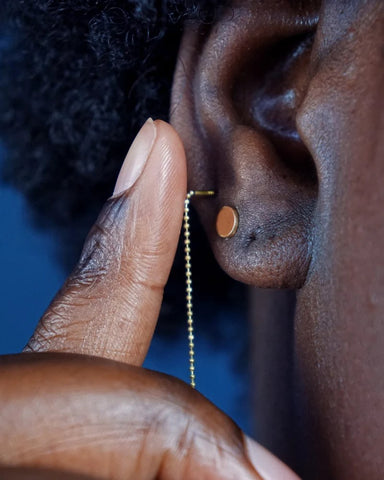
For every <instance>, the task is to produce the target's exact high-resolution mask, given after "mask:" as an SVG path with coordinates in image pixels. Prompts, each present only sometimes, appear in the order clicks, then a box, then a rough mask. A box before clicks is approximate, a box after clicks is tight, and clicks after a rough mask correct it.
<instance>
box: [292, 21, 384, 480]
mask: <svg viewBox="0 0 384 480" xmlns="http://www.w3.org/2000/svg"><path fill="white" fill-rule="evenodd" d="M364 27H365V30H364ZM380 36H381V34H379V29H378V21H377V22H376V23H373V24H367V25H365V26H364V25H362V28H361V29H360V38H357V37H356V36H353V35H349V36H348V37H347V40H345V42H343V44H339V45H337V48H336V47H334V48H331V49H330V53H329V55H328V56H327V58H324V59H323V61H322V64H321V66H320V68H319V70H318V71H317V73H316V76H315V77H314V79H313V81H312V84H311V89H310V91H309V92H308V96H307V98H306V101H305V103H304V105H303V106H302V109H301V113H300V115H299V118H298V127H299V131H300V134H301V136H302V138H303V140H304V142H305V143H306V145H307V147H308V148H309V150H310V152H311V154H312V156H313V158H314V161H315V163H316V169H317V172H318V178H319V193H318V202H317V206H316V210H315V214H314V225H315V228H314V235H313V242H314V245H313V257H312V264H311V266H310V270H309V275H308V277H307V282H306V284H305V286H304V288H303V289H302V291H301V292H300V293H299V296H298V306H297V314H296V351H297V357H298V358H299V359H300V362H299V367H298V371H299V374H300V375H301V376H302V377H303V378H304V384H305V386H306V390H307V394H308V397H309V400H310V403H311V410H312V412H313V415H314V416H316V417H317V418H316V423H317V424H318V425H321V427H322V431H321V432H317V434H318V435H321V436H323V437H324V438H326V439H327V440H326V445H332V444H333V445H337V448H335V449H333V451H329V452H327V455H328V456H329V457H330V458H332V461H333V463H334V466H335V471H337V472H338V473H339V474H335V476H336V477H337V478H339V477H340V478H341V477H342V478H374V477H375V476H376V475H377V470H376V468H377V461H378V460H377V459H378V458H381V456H380V455H379V453H378V448H379V447H378V445H380V444H381V443H382V441H381V440H380V436H381V437H382V433H381V432H380V431H379V427H378V425H379V424H380V422H382V420H383V419H381V420H378V415H379V416H380V414H378V409H377V405H380V404H382V402H383V398H384V387H383V383H382V366H383V365H384V350H383V348H382V344H383V341H384V332H383V322H382V318H383V315H384V257H383V245H384V210H383V208H382V206H383V205H384V189H383V186H382V179H383V178H384V162H383V156H384V144H383V140H382V135H381V132H382V131H383V128H384V125H383V123H384V122H383V120H384V119H383V115H382V111H383V100H382V81H383V75H382V60H381V52H380V43H381V42H380V41H378V38H380ZM362 443H364V452H366V453H364V455H365V456H364V455H362V452H361V446H362ZM326 448H328V447H326ZM363 456H364V460H362V457H363ZM362 469H363V470H362ZM380 471H381V470H380ZM340 472H343V473H340ZM346 472H347V473H346ZM356 472H360V474H359V476H356ZM362 472H364V473H363V474H362ZM375 472H376V473H375Z"/></svg>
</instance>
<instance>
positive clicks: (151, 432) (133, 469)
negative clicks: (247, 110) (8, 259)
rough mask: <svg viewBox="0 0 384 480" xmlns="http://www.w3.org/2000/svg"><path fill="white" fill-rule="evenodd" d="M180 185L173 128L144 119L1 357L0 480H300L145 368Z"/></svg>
mask: <svg viewBox="0 0 384 480" xmlns="http://www.w3.org/2000/svg"><path fill="white" fill-rule="evenodd" d="M185 193H186V167H185V154H184V150H183V147H182V145H181V142H180V140H179V138H178V136H177V134H176V133H175V131H174V130H173V129H172V127H170V126H169V125H167V124H166V123H164V122H159V121H157V122H155V123H153V122H152V121H148V122H147V123H146V124H145V125H144V127H143V128H142V130H141V132H140V134H139V136H138V137H137V139H136V140H135V142H134V143H133V144H132V147H131V149H130V151H129V153H128V156H127V159H126V161H125V163H124V164H123V167H122V169H121V172H120V175H119V178H118V180H117V183H116V188H115V194H114V196H113V197H112V198H111V199H109V200H108V201H107V203H106V205H105V207H104V208H103V210H102V212H101V214H100V216H99V218H98V220H97V222H96V224H95V226H94V227H93V228H92V230H91V232H90V234H89V236H88V238H87V240H86V242H85V246H84V249H83V252H82V255H81V258H80V261H79V263H78V265H77V266H76V268H75V269H74V271H73V273H72V274H71V275H70V277H69V278H68V280H67V281H66V283H65V284H64V286H63V287H62V289H61V290H60V292H59V293H58V294H57V296H56V298H55V299H54V300H53V302H52V304H51V305H50V307H49V308H48V310H47V312H46V313H45V314H44V316H43V318H42V319H41V321H40V323H39V325H38V326H37V328H36V331H35V333H34V335H33V336H32V338H31V340H30V342H29V344H28V346H27V347H26V349H25V351H26V353H23V354H21V355H15V356H8V357H3V359H2V361H1V366H0V391H1V392H2V394H1V399H0V407H1V410H0V411H1V420H0V421H1V428H0V445H1V447H0V465H2V466H3V469H0V473H1V478H7V479H16V478H17V479H21V478H23V479H24V478H28V479H31V478H39V479H41V478H58V479H67V478H101V479H135V480H150V479H153V478H159V479H160V478H161V479H162V480H171V479H184V480H189V479H199V480H203V479H207V480H208V479H209V480H213V479H224V480H226V479H233V480H235V479H236V480H237V479H253V480H256V479H261V478H263V479H265V480H267V479H271V480H272V479H273V480H279V479H284V480H290V479H291V480H293V479H297V476H296V475H295V474H294V473H293V472H291V470H289V469H288V468H287V467H286V466H284V465H283V464H282V463H281V462H279V461H278V460H277V459H276V458H275V457H273V456H272V455H271V454H269V453H268V452H267V451H265V450H264V449H263V448H262V447H260V446H258V445H257V444H256V443H254V442H253V441H252V440H250V439H249V438H246V437H245V436H244V434H243V433H242V432H241V431H240V430H239V428H238V427H237V426H236V425H235V424H234V423H233V422H232V421H231V420H230V419H229V418H228V417H227V416H225V415H224V414H223V413H222V412H220V411H219V410H218V409H217V408H216V407H215V406H214V405H212V404H211V403H210V402H209V401H207V400H206V399H205V398H204V397H203V396H202V395H200V394H199V393H198V392H196V391H195V390H193V389H191V388H190V387H188V386H187V385H185V384H184V383H183V382H180V381H179V380H176V379H174V378H171V377H169V376H166V375H162V374H159V373H155V372H151V371H148V370H145V369H143V368H142V367H141V365H142V363H143V361H144V359H145V356H146V353H147V350H148V347H149V344H150V342H151V339H152V335H153V331H154V328H155V325H156V322H157V318H158V314H159V310H160V306H161V302H162V295H163V288H164V285H165V283H166V281H167V278H168V275H169V271H170V268H171V265H172V262H173V258H174V254H175V251H176V246H177V241H178V237H179V234H180V228H181V222H182V214H183V203H184V198H185Z"/></svg>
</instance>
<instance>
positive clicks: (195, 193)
mask: <svg viewBox="0 0 384 480" xmlns="http://www.w3.org/2000/svg"><path fill="white" fill-rule="evenodd" d="M213 195H215V192H214V191H213V190H191V191H190V192H188V194H187V197H186V199H185V201H184V259H185V284H186V289H185V291H186V301H187V325H188V346H189V383H190V385H191V387H192V388H196V382H195V378H196V377H195V341H194V340H195V337H194V330H193V303H192V271H191V246H190V245H191V239H190V236H191V232H190V225H189V204H190V202H191V198H192V197H212V196H213Z"/></svg>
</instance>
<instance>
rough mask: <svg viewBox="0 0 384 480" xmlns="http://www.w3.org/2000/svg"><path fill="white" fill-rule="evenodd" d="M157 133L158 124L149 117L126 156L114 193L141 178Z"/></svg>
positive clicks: (121, 191)
mask: <svg viewBox="0 0 384 480" xmlns="http://www.w3.org/2000/svg"><path fill="white" fill-rule="evenodd" d="M156 134H157V131H156V124H155V122H154V121H153V120H152V118H148V120H147V121H146V122H145V123H144V125H143V126H142V127H141V130H140V131H139V133H138V134H137V136H136V138H135V139H134V141H133V142H132V145H131V147H130V149H129V151H128V153H127V156H126V157H125V160H124V162H123V165H122V166H121V169H120V173H119V176H118V178H117V181H116V185H115V189H114V192H113V195H120V194H121V193H123V192H125V191H126V190H128V189H130V188H132V187H133V185H134V184H135V183H136V182H137V180H138V179H139V178H140V176H141V174H142V173H143V171H144V168H145V165H146V163H147V160H148V158H149V155H150V153H151V151H152V148H153V145H154V143H155V140H156Z"/></svg>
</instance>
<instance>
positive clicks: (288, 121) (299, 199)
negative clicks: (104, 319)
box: [171, 0, 318, 288]
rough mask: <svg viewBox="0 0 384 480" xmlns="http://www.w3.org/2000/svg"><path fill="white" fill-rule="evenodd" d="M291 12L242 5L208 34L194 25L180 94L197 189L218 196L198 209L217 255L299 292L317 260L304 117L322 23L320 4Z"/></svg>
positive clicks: (186, 41) (249, 276)
mask: <svg viewBox="0 0 384 480" xmlns="http://www.w3.org/2000/svg"><path fill="white" fill-rule="evenodd" d="M303 3H305V5H306V6H305V7H304V6H303ZM293 5H295V2H292V1H289V0H287V1H286V2H284V1H280V0H279V1H270V2H264V1H254V0H241V1H239V0H236V1H234V2H233V4H232V5H230V6H229V7H227V8H226V9H224V10H223V11H222V12H220V14H218V19H217V21H216V23H215V24H213V25H212V26H211V27H210V28H207V26H206V25H205V26H199V25H196V24H190V25H188V26H187V27H186V31H185V34H184V38H183V41H182V45H181V49H180V54H179V60H178V65H177V69H176V74H175V80H174V87H173V93H172V108H171V121H172V123H173V125H174V126H175V128H176V129H177V131H178V132H179V134H180V136H181V138H182V140H183V142H184V145H185V148H186V152H187V158H188V178H189V186H190V188H193V189H214V190H215V191H216V196H215V197H214V198H213V199H206V200H202V199H200V200H197V201H196V204H195V206H196V208H197V210H198V212H199V214H200V217H201V219H202V222H203V225H204V227H205V229H206V231H207V233H208V236H209V239H210V242H211V245H212V248H213V251H214V254H215V256H216V258H217V260H218V262H219V263H220V264H221V266H222V267H223V269H224V270H225V271H227V273H228V274H230V275H231V276H232V277H234V278H235V279H238V280H240V281H243V282H245V283H249V284H253V285H257V286H260V287H291V288H297V287H300V286H301V285H302V284H303V282H304V281H305V278H306V274H307V270H308V268H309V264H310V261H311V254H312V253H311V244H312V242H311V220H312V215H313V210H314V207H315V204H316V199H317V177H316V170H315V167H314V162H313V161H312V159H311V156H310V155H309V153H308V151H307V149H306V147H305V145H304V144H303V142H302V141H301V139H300V136H299V134H298V131H297V129H296V117H297V114H298V111H299V108H300V105H301V103H302V101H303V99H304V97H305V93H306V91H307V88H308V78H309V74H308V69H309V67H308V65H309V58H310V55H311V49H312V43H313V38H314V30H315V28H316V23H317V17H318V16H317V6H316V5H315V3H314V2H296V6H293ZM224 205H229V206H231V207H235V208H236V209H237V211H238V213H239V225H238V230H237V232H236V234H235V235H234V236H233V237H231V238H226V239H223V238H220V237H219V235H218V234H217V232H216V229H215V224H216V217H217V214H218V212H219V210H220V209H221V207H222V206H224Z"/></svg>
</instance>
